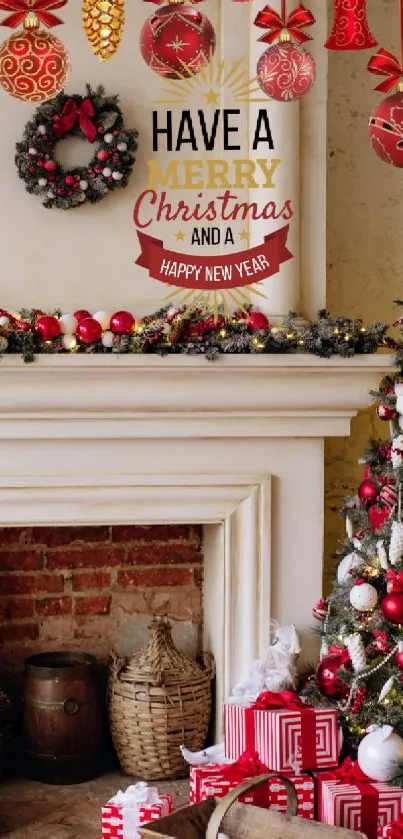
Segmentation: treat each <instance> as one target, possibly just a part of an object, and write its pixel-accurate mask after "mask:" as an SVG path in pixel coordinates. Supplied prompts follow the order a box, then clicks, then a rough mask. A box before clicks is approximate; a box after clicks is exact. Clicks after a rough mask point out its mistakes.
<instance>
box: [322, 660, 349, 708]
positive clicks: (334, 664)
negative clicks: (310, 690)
mask: <svg viewBox="0 0 403 839" xmlns="http://www.w3.org/2000/svg"><path fill="white" fill-rule="evenodd" d="M330 649H332V648H330ZM349 658H350V656H349V653H348V651H347V650H345V649H340V650H339V651H338V652H333V653H330V654H329V655H325V656H324V658H322V661H321V662H320V663H319V665H318V668H317V670H316V684H317V686H318V688H319V690H320V692H321V694H322V695H323V696H326V697H327V699H333V700H338V699H342V697H343V696H347V694H348V691H349V687H348V685H347V684H346V683H345V682H343V681H342V679H341V678H340V676H339V675H338V673H339V671H341V670H343V668H344V667H345V665H346V664H347V663H348V661H349Z"/></svg>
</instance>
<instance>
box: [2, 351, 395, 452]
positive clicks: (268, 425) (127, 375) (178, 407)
mask: <svg viewBox="0 0 403 839" xmlns="http://www.w3.org/2000/svg"><path fill="white" fill-rule="evenodd" d="M392 365H393V357H392V355H390V354H383V353H380V354H376V355H367V356H355V357H353V358H351V359H341V358H339V357H334V358H331V359H321V358H317V357H315V356H308V355H291V354H290V355H272V356H263V355H262V356H253V357H251V356H224V357H220V358H219V359H218V360H217V361H215V362H207V361H206V359H205V358H203V357H200V356H199V357H191V356H170V357H165V358H161V357H160V356H153V355H149V356H147V355H142V356H133V355H128V356H120V357H118V356H114V355H109V356H105V355H104V356H100V355H71V356H56V355H54V356H46V355H45V356H37V357H36V359H35V361H34V362H33V363H32V364H28V365H27V364H24V362H23V361H22V359H21V358H20V357H19V356H18V357H17V356H6V357H5V358H3V359H2V361H1V363H0V386H1V395H2V398H1V406H0V434H1V436H2V437H3V439H4V438H7V439H10V438H11V439H16V438H17V439H18V438H19V439H21V437H23V438H24V437H25V436H26V434H27V431H28V426H29V433H28V436H29V437H30V438H31V439H32V437H37V438H43V437H47V438H48V439H49V438H51V439H59V438H60V437H67V438H72V437H73V438H74V437H78V436H79V437H80V438H83V436H84V437H89V438H93V437H98V438H99V437H104V438H109V437H110V436H116V433H117V432H116V426H117V425H118V436H119V437H120V438H125V437H128V438H133V437H134V438H138V437H143V436H147V437H148V438H150V437H151V438H153V437H155V438H159V437H164V438H166V437H167V436H169V437H183V436H185V437H187V438H191V437H195V438H196V437H200V436H207V437H217V436H223V435H225V436H232V437H244V436H248V437H250V436H251V434H252V435H253V436H259V437H291V436H298V437H326V436H342V435H344V434H348V433H349V426H350V421H351V419H352V417H354V416H355V415H356V414H357V412H358V411H359V410H361V409H363V408H365V407H367V406H368V404H369V403H370V397H369V394H368V392H369V390H370V389H371V388H376V387H377V384H378V382H379V379H380V377H381V376H382V374H383V372H385V371H386V370H388V369H391V368H392ZM223 423H224V424H223ZM220 429H221V431H220Z"/></svg>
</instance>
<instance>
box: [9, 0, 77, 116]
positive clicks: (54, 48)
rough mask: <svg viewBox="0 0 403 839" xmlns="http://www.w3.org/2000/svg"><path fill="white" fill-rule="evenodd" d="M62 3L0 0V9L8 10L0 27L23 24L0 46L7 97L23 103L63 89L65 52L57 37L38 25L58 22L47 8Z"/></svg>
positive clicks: (66, 66) (42, 99) (50, 96)
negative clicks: (20, 30)
mask: <svg viewBox="0 0 403 839" xmlns="http://www.w3.org/2000/svg"><path fill="white" fill-rule="evenodd" d="M66 2H67V0H18V3H17V2H15V0H1V2H0V9H2V10H3V11H8V12H11V14H9V16H8V17H7V18H6V19H5V20H3V21H2V26H10V27H11V28H15V27H16V26H19V25H20V24H21V23H23V24H24V30H23V31H22V32H16V33H15V34H14V35H11V37H10V38H8V39H7V41H4V43H3V44H1V46H0V84H1V85H2V87H3V88H4V90H5V91H6V92H7V93H9V94H10V96H14V97H15V98H16V99H22V100H23V101H24V102H45V101H46V100H47V99H53V98H54V97H55V96H56V95H57V94H58V93H60V92H61V91H62V90H63V88H64V86H65V84H66V81H67V78H68V75H69V72H70V60H69V56H68V53H67V51H66V49H65V47H64V46H63V44H62V42H61V41H59V39H58V38H56V37H55V36H54V35H52V34H51V33H50V32H46V30H44V29H40V28H39V27H40V24H41V23H43V24H44V25H45V26H48V27H51V26H57V25H58V24H60V23H62V21H61V20H60V19H59V18H58V17H56V15H54V14H52V12H51V10H52V9H59V8H60V7H61V6H64V5H65V3H66Z"/></svg>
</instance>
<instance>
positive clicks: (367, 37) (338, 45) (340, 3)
mask: <svg viewBox="0 0 403 839" xmlns="http://www.w3.org/2000/svg"><path fill="white" fill-rule="evenodd" d="M377 43H378V42H377V41H376V40H375V38H374V36H373V34H372V32H371V31H370V28H369V25H368V21H367V0H334V21H333V29H332V32H331V34H330V35H329V38H328V40H327V41H326V44H325V47H326V48H327V49H328V50H368V49H371V48H372V47H376V46H377Z"/></svg>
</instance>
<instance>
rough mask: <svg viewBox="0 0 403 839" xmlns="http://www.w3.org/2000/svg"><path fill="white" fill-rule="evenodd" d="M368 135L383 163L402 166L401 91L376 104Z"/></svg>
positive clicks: (402, 100)
mask: <svg viewBox="0 0 403 839" xmlns="http://www.w3.org/2000/svg"><path fill="white" fill-rule="evenodd" d="M374 58H376V56H374ZM368 135H369V141H370V143H371V146H372V148H373V150H374V152H375V154H376V155H377V156H378V157H380V158H381V160H383V161H384V163H390V164H391V165H392V166H397V167H398V168H399V169H401V168H403V142H402V141H403V93H400V92H399V93H393V94H392V96H387V97H386V99H383V100H382V102H380V103H379V104H378V105H377V106H376V108H375V109H374V110H373V111H372V115H371V118H370V121H369V128H368Z"/></svg>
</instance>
